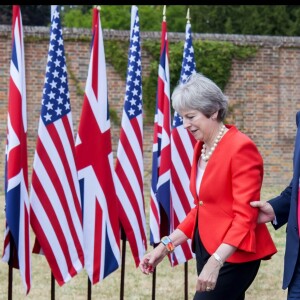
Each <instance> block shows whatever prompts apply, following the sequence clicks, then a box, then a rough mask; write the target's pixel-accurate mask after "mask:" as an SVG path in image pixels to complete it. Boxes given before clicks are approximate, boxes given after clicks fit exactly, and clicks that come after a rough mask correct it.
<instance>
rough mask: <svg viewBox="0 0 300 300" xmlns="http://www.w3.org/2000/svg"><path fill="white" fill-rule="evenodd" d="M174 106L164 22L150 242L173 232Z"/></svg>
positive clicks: (153, 243)
mask: <svg viewBox="0 0 300 300" xmlns="http://www.w3.org/2000/svg"><path fill="white" fill-rule="evenodd" d="M170 109H171V107H170V75H169V50H168V38H167V22H166V20H165V17H164V19H163V21H162V30H161V48H160V62H159V68H158V83H157V93H156V107H155V120H154V135H153V153H152V179H151V199H150V244H151V245H155V244H157V243H159V242H160V239H161V238H162V236H164V235H169V234H170V232H171V194H170V185H171V183H170V180H171V179H170V176H171V174H170V170H171V147H170V135H171V122H170V120H171V110H170Z"/></svg>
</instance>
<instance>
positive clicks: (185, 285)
mask: <svg viewBox="0 0 300 300" xmlns="http://www.w3.org/2000/svg"><path fill="white" fill-rule="evenodd" d="M186 20H187V23H188V24H189V23H190V20H191V18H190V9H189V8H188V9H187V13H186ZM188 268H189V266H188V261H186V262H185V263H184V300H188Z"/></svg>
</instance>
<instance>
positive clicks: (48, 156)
mask: <svg viewBox="0 0 300 300" xmlns="http://www.w3.org/2000/svg"><path fill="white" fill-rule="evenodd" d="M74 153H75V144H74V137H73V125H72V114H71V105H70V94H69V89H68V77H67V66H66V59H65V52H64V43H63V36H62V29H61V25H60V16H59V10H58V6H57V5H52V6H51V29H50V43H49V51H48V59H47V66H46V75H45V83H44V90H43V96H42V105H41V115H40V120H39V128H38V138H37V145H36V150H35V154H34V162H33V173H32V184H31V193H30V201H31V210H30V213H31V226H32V228H33V230H34V232H35V234H36V243H35V246H34V249H33V252H34V253H43V254H44V255H45V257H46V259H47V261H48V263H49V266H50V268H51V270H52V274H53V276H54V278H55V279H56V281H57V282H58V284H59V285H63V284H64V283H65V282H67V281H69V280H70V279H71V278H72V277H73V276H75V275H76V274H77V273H78V272H79V271H80V270H81V269H82V268H83V265H84V253H83V229H82V209H81V202H80V189H79V182H78V177H77V170H76V165H75V159H74Z"/></svg>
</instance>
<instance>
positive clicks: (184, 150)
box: [171, 21, 196, 266]
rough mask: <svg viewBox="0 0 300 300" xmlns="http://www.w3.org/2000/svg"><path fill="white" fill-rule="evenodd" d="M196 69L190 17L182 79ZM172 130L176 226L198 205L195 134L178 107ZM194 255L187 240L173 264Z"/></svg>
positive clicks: (174, 221) (173, 207)
mask: <svg viewBox="0 0 300 300" xmlns="http://www.w3.org/2000/svg"><path fill="white" fill-rule="evenodd" d="M195 72H196V63H195V58H194V48H193V43H192V31H191V24H190V22H189V21H188V22H187V24H186V29H185V43H184V51H183V60H182V68H181V74H180V82H182V83H184V82H186V80H187V79H188V77H189V76H190V75H191V74H193V73H195ZM172 125H173V128H172V132H171V153H172V154H171V156H172V168H171V182H172V184H171V197H172V204H173V206H172V215H173V218H172V228H176V227H177V226H178V224H179V223H180V222H181V221H182V220H183V219H184V218H185V216H186V215H187V213H188V212H189V211H190V209H191V208H192V207H193V206H194V201H193V196H192V194H191V192H190V188H189V187H190V172H191V164H192V159H193V148H194V145H195V143H196V140H195V138H194V137H193V136H192V135H191V134H190V132H189V131H188V130H186V129H184V127H183V122H182V118H181V117H180V115H179V114H178V113H177V112H176V111H175V112H174V118H173V124H172ZM193 257H194V254H193V252H192V250H191V241H190V240H189V241H187V242H185V243H183V244H181V245H180V246H178V247H176V248H175V251H174V252H173V254H172V264H173V265H174V266H175V265H177V264H179V263H183V262H185V261H187V260H189V259H191V258H193Z"/></svg>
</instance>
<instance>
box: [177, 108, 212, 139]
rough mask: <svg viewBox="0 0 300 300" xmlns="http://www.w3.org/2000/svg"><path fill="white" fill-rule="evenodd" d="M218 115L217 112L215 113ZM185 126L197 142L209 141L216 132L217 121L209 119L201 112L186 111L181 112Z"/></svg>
mask: <svg viewBox="0 0 300 300" xmlns="http://www.w3.org/2000/svg"><path fill="white" fill-rule="evenodd" d="M215 114H217V112H216V113H215ZM180 115H181V117H182V119H183V126H184V128H185V129H187V130H188V131H189V132H190V133H191V134H192V135H193V136H194V138H195V139H196V140H200V141H204V142H205V141H207V140H209V139H210V137H211V134H212V132H214V129H215V126H216V123H217V122H216V121H213V120H212V118H207V117H206V116H205V115H204V114H203V113H202V112H201V111H199V110H185V111H182V112H181V114H180Z"/></svg>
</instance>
